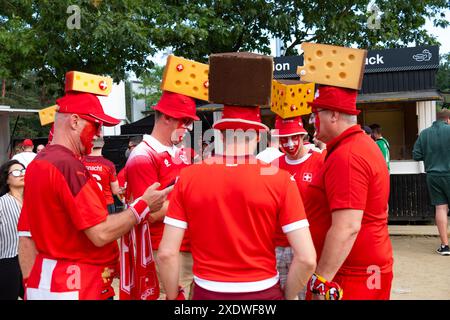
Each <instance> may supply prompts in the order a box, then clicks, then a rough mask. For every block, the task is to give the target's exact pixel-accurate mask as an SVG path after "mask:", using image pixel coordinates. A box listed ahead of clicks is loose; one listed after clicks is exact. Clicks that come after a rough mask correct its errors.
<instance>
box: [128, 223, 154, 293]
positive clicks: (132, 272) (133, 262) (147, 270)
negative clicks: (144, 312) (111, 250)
mask: <svg viewBox="0 0 450 320" xmlns="http://www.w3.org/2000/svg"><path fill="white" fill-rule="evenodd" d="M120 253H121V254H120V300H156V299H158V297H159V282H158V277H157V275H156V266H155V260H154V259H153V250H152V242H151V239H150V226H149V223H148V221H144V222H142V223H141V224H139V225H137V226H135V227H134V228H133V229H131V230H130V232H128V233H127V234H125V235H124V236H122V238H121V239H120Z"/></svg>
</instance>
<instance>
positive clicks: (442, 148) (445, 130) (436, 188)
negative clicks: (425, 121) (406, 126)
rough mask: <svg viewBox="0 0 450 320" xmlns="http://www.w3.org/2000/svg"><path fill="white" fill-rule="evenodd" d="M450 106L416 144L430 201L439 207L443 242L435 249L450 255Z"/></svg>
mask: <svg viewBox="0 0 450 320" xmlns="http://www.w3.org/2000/svg"><path fill="white" fill-rule="evenodd" d="M449 123H450V110H449V109H443V110H442V111H440V112H438V113H437V119H436V121H434V122H433V125H432V126H431V127H429V128H427V129H425V130H423V131H422V132H421V133H420V135H419V138H418V139H417V141H416V143H415V144H414V148H413V159H414V160H416V161H423V162H424V165H425V171H426V173H427V186H428V192H429V194H430V198H431V204H432V205H433V206H435V207H436V225H437V228H438V231H439V236H440V238H441V245H440V246H439V248H438V249H437V250H436V251H437V253H439V254H440V255H443V256H449V255H450V249H449V246H448V234H447V228H448V227H447V225H448V218H447V215H448V204H449V201H450V149H449V148H450V126H449Z"/></svg>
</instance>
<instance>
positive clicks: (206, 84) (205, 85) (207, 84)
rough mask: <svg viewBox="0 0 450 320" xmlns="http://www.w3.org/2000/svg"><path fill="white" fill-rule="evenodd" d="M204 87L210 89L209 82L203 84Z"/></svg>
mask: <svg viewBox="0 0 450 320" xmlns="http://www.w3.org/2000/svg"><path fill="white" fill-rule="evenodd" d="M203 86H204V87H205V88H208V87H209V81H208V80H207V81H205V82H203Z"/></svg>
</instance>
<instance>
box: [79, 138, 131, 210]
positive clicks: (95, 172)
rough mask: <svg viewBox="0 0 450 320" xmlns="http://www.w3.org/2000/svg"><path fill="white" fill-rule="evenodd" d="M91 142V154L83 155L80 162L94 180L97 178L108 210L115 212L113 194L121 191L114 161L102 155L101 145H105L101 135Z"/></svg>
mask: <svg viewBox="0 0 450 320" xmlns="http://www.w3.org/2000/svg"><path fill="white" fill-rule="evenodd" d="M93 144H94V147H93V148H92V152H91V154H89V155H88V156H85V157H84V158H83V159H82V162H83V164H84V165H85V167H86V169H88V171H89V172H90V173H91V175H92V176H93V177H94V178H95V180H97V184H98V186H99V188H100V190H101V191H102V192H103V194H104V195H105V200H106V204H107V206H108V212H109V213H115V212H116V208H115V205H114V198H113V195H119V194H121V193H122V190H121V189H120V187H119V182H118V181H117V177H116V167H115V165H114V163H112V162H111V161H109V160H108V159H106V158H105V157H103V155H102V150H103V146H104V145H105V141H104V140H103V137H99V138H98V139H97V140H95V141H94V143H93Z"/></svg>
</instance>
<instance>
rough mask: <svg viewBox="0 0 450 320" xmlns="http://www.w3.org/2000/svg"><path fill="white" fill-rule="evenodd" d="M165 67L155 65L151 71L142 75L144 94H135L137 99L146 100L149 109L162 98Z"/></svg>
mask: <svg viewBox="0 0 450 320" xmlns="http://www.w3.org/2000/svg"><path fill="white" fill-rule="evenodd" d="M163 71H164V67H163V66H158V65H155V66H154V67H153V68H152V69H151V70H150V71H148V72H146V73H144V74H142V76H141V81H142V85H141V86H142V88H143V89H144V92H143V93H135V94H134V98H135V99H144V100H145V107H146V109H149V107H150V106H154V105H155V104H156V103H157V102H158V100H159V98H160V97H161V80H162V75H163Z"/></svg>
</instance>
